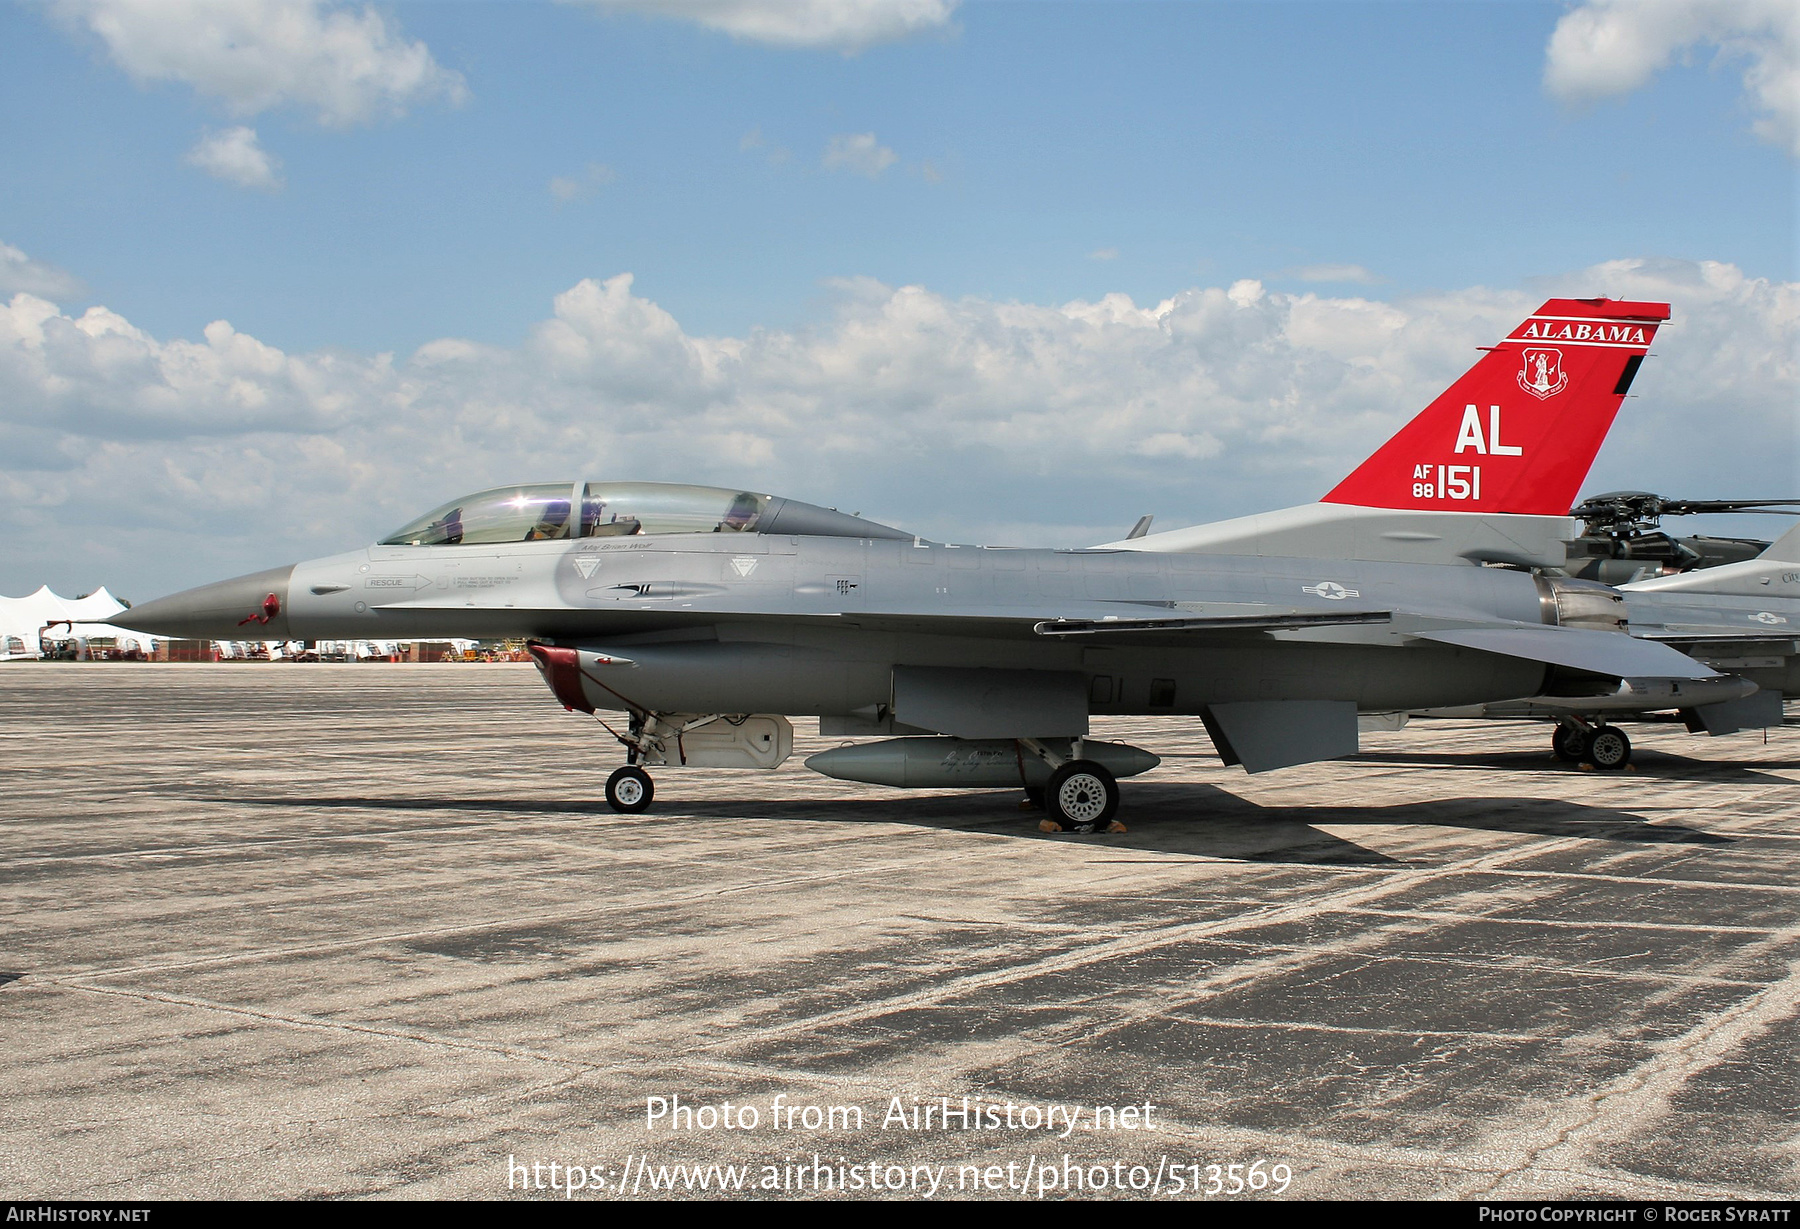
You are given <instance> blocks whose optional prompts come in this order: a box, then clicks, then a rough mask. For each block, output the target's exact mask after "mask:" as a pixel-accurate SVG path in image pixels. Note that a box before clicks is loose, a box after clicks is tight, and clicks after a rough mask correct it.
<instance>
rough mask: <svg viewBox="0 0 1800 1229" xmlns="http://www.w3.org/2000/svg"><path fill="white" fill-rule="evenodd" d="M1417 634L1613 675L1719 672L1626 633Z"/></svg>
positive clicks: (1524, 628)
mask: <svg viewBox="0 0 1800 1229" xmlns="http://www.w3.org/2000/svg"><path fill="white" fill-rule="evenodd" d="M1413 635H1415V636H1417V637H1418V638H1419V639H1421V640H1432V641H1436V642H1437V643H1438V644H1453V645H1457V646H1459V647H1461V648H1465V649H1479V650H1481V651H1482V652H1484V653H1499V654H1501V655H1503V656H1506V657H1522V658H1524V659H1525V660H1527V661H1541V662H1544V663H1545V664H1547V665H1552V666H1564V667H1567V668H1568V669H1570V670H1583V671H1586V672H1587V673H1589V674H1603V675H1607V676H1609V677H1611V678H1621V679H1625V678H1672V679H1710V678H1717V677H1718V671H1716V670H1714V669H1712V668H1711V667H1710V666H1707V665H1705V664H1704V663H1702V662H1698V661H1695V660H1694V659H1693V658H1691V657H1689V656H1688V655H1687V654H1685V653H1682V652H1680V651H1678V650H1676V649H1672V648H1670V647H1669V646H1668V645H1666V644H1658V643H1656V642H1655V641H1653V640H1639V639H1638V638H1637V637H1635V636H1628V635H1625V634H1624V633H1622V632H1604V631H1593V630H1589V629H1586V628H1578V627H1550V626H1543V627H1532V626H1529V625H1526V624H1516V625H1514V626H1511V627H1457V628H1447V629H1444V630H1442V631H1419V632H1414V633H1413Z"/></svg>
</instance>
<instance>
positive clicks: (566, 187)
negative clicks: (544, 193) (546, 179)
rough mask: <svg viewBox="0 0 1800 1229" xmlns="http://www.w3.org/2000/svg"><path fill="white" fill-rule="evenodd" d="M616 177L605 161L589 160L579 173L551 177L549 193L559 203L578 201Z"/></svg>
mask: <svg viewBox="0 0 1800 1229" xmlns="http://www.w3.org/2000/svg"><path fill="white" fill-rule="evenodd" d="M617 178H618V175H617V174H615V173H614V172H613V169H612V168H611V167H610V166H607V165H606V164H605V163H601V162H590V163H588V164H587V170H585V171H583V172H582V173H581V174H579V175H557V176H554V177H552V178H551V180H550V195H551V196H553V197H555V198H556V200H557V202H558V203H559V204H563V205H566V204H568V203H569V202H570V201H578V200H580V199H581V198H583V197H585V196H592V195H593V194H594V193H596V192H598V191H599V190H600V189H601V188H604V187H605V186H606V185H607V184H609V183H611V182H612V181H613V180H615V179H617Z"/></svg>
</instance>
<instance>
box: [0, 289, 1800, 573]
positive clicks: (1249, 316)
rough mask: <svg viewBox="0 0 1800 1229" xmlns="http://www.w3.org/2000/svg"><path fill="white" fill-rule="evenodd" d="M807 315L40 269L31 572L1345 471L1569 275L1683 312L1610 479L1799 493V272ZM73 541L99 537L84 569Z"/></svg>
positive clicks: (1171, 498) (1629, 422)
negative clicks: (1394, 294)
mask: <svg viewBox="0 0 1800 1229" xmlns="http://www.w3.org/2000/svg"><path fill="white" fill-rule="evenodd" d="M830 289H831V292H832V294H833V295H834V297H835V306H834V308H833V309H832V310H830V311H829V312H828V313H826V314H825V315H824V316H822V317H821V318H819V319H817V320H815V321H814V322H812V323H811V324H809V325H806V326H804V327H799V328H793V329H756V330H751V331H749V332H748V333H746V334H745V335H743V336H735V337H705V336H698V335H695V334H692V333H689V332H688V331H687V330H686V329H684V328H683V327H682V325H681V323H680V322H679V321H678V320H677V319H676V318H675V317H674V316H673V315H672V314H671V313H670V312H668V311H667V310H665V309H664V308H662V307H661V306H659V305H658V304H657V303H656V302H654V301H653V300H652V299H651V298H649V297H647V296H645V295H644V294H642V293H641V292H640V290H639V288H638V287H637V286H636V284H635V283H634V281H633V279H632V277H631V276H630V275H629V274H620V275H618V276H615V277H611V278H607V279H604V280H584V281H581V282H578V283H576V284H575V285H574V286H572V287H571V288H569V289H568V290H567V291H565V292H564V293H562V294H560V295H558V296H557V297H556V298H555V300H554V302H553V304H552V305H551V310H550V312H549V314H548V315H547V316H546V318H545V319H543V320H542V321H540V322H539V323H538V324H537V325H536V326H534V327H533V328H532V329H531V330H530V332H529V334H528V335H527V336H526V338H525V339H524V340H523V341H522V342H520V343H519V344H517V345H511V346H494V345H486V344H482V343H478V342H474V341H469V340H465V339H458V338H442V339H438V340H436V341H433V342H431V343H429V344H427V345H424V346H422V347H420V348H419V349H418V350H417V351H415V352H414V353H413V354H411V355H410V356H404V357H399V358H396V357H394V356H389V355H383V354H368V355H361V354H356V353H352V352H321V353H312V354H289V353H286V352H284V351H282V350H281V349H280V348H278V347H275V346H271V345H269V344H267V343H266V342H264V341H261V340H259V339H257V338H254V337H251V336H247V335H245V334H243V333H241V332H238V331H237V330H235V329H234V328H232V326H231V325H230V324H228V323H226V322H224V321H219V322H215V323H214V324H212V325H209V326H208V327H207V328H206V329H205V330H204V332H203V334H202V336H201V337H200V339H198V340H193V341H190V340H183V339H174V340H164V339H159V338H157V337H154V336H151V335H149V334H147V333H145V332H144V331H143V330H141V329H139V328H137V327H135V326H134V325H133V324H132V323H131V322H130V321H128V320H126V319H124V318H123V317H121V316H119V315H118V314H116V313H114V312H111V311H108V310H107V309H105V308H100V307H95V308H90V309H88V310H87V311H85V312H82V313H80V314H74V313H70V312H64V311H63V310H61V309H59V308H58V307H56V306H55V305H54V304H53V303H51V302H50V301H48V300H46V299H44V298H42V297H39V296H35V295H31V294H15V295H14V296H13V297H12V299H11V301H10V303H9V304H7V305H6V306H5V307H3V308H0V437H3V438H7V439H19V440H25V441H27V442H28V443H29V445H30V447H29V448H28V449H26V450H24V451H22V452H18V453H15V452H14V451H12V450H7V449H0V533H3V534H5V536H6V540H7V541H8V542H9V543H12V544H14V549H12V550H10V551H9V552H8V556H7V558H6V559H5V560H3V561H0V592H7V591H22V590H21V586H23V587H26V588H35V587H36V585H37V584H38V583H40V582H41V581H46V580H51V581H59V582H60V580H61V579H62V578H63V577H64V576H66V577H67V580H68V583H70V584H75V585H97V584H99V583H102V582H105V583H108V584H112V585H113V586H114V588H115V589H117V588H119V587H120V586H121V585H123V586H124V587H125V588H126V589H127V591H128V595H143V596H150V595H153V594H154V593H156V592H161V591H167V590H169V589H173V588H175V587H177V586H179V585H183V584H188V583H198V582H200V581H204V580H208V579H215V578H217V577H218V576H220V575H226V574H231V573H232V572H233V571H234V570H236V571H249V570H251V569H252V568H255V567H258V566H271V565H273V564H277V563H281V562H286V561H290V560H292V559H297V558H305V557H311V556H314V555H319V554H323V553H326V552H327V551H330V550H334V549H339V548H347V547H350V546H354V545H356V544H358V543H361V542H366V541H369V540H371V539H372V538H373V537H374V536H375V535H376V534H378V533H380V532H383V531H384V530H386V529H390V528H392V527H393V526H394V525H398V524H400V523H402V522H403V521H405V520H407V519H408V518H410V517H411V516H414V515H416V514H417V513H419V512H420V511H422V510H423V509H425V508H427V507H430V506H432V505H434V504H436V503H438V502H440V501H442V500H445V499H449V498H453V497H454V496H455V495H457V494H459V493H461V492H464V491H472V490H477V489H480V488H482V487H486V486H494V485H499V484H501V483H505V482H516V481H527V480H545V481H549V480H564V479H572V478H574V477H576V476H578V475H579V476H586V477H590V478H595V479H607V478H612V479H619V478H634V477H635V478H642V479H649V480H660V481H690V482H707V483H715V484H718V485H740V486H744V487H747V488H757V489H762V490H768V491H773V492H776V493H781V494H789V495H793V496H795V497H797V498H800V499H808V500H812V501H815V502H820V503H826V504H836V505H838V506H840V507H844V508H860V509H861V510H862V511H864V512H865V513H866V514H868V515H871V516H875V517H876V518H878V519H884V520H887V521H889V522H891V523H895V524H898V525H901V526H904V527H906V528H909V529H912V530H914V531H916V532H920V533H924V534H926V535H928V536H932V537H938V538H945V539H949V540H952V541H988V542H1013V543H1021V544H1063V545H1072V544H1080V543H1082V542H1092V541H1100V540H1105V539H1108V538H1113V537H1117V536H1118V534H1119V533H1120V532H1122V531H1123V528H1124V527H1125V526H1128V525H1129V524H1130V523H1131V521H1132V520H1134V519H1135V518H1136V517H1137V516H1138V515H1140V514H1141V513H1143V512H1147V511H1151V512H1156V513H1157V514H1158V523H1159V524H1160V525H1164V526H1175V525H1179V524H1182V523H1190V522H1193V521H1196V520H1204V519H1211V518H1214V517H1221V516H1230V515H1240V514H1244V513H1249V512H1255V511H1260V510H1265V509H1270V508H1277V507H1282V506H1286V505H1289V504H1296V503H1303V502H1307V501H1310V500H1313V499H1316V498H1318V497H1319V495H1321V494H1322V493H1324V492H1325V491H1326V490H1328V489H1330V487H1331V486H1332V485H1333V484H1335V483H1336V482H1337V480H1338V479H1339V478H1341V477H1342V476H1343V475H1344V474H1345V473H1346V472H1348V471H1349V470H1350V469H1351V468H1353V467H1354V465H1355V464H1356V463H1357V462H1358V461H1359V460H1360V459H1361V458H1362V457H1363V456H1365V455H1367V454H1368V453H1369V452H1371V451H1372V450H1373V449H1374V448H1375V447H1377V446H1378V445H1379V444H1380V443H1381V442H1382V440H1384V439H1386V438H1387V437H1388V436H1389V435H1391V434H1392V433H1393V432H1394V431H1395V430H1397V429H1398V428H1399V426H1400V425H1401V424H1402V423H1404V422H1405V421H1406V420H1407V419H1408V418H1410V417H1411V416H1412V415H1413V414H1414V413H1416V412H1417V411H1418V409H1419V408H1421V407H1422V406H1424V405H1425V404H1426V403H1427V402H1428V401H1430V399H1431V398H1432V397H1434V396H1435V395H1436V394H1437V393H1439V392H1440V391H1442V390H1443V389H1444V388H1445V387H1447V386H1448V384H1449V383H1450V381H1452V380H1453V379H1455V377H1456V376H1458V375H1459V374H1461V372H1462V371H1464V370H1465V369H1466V368H1467V367H1468V366H1469V365H1470V364H1471V363H1472V362H1473V361H1474V360H1475V359H1476V358H1477V357H1478V351H1477V349H1476V347H1478V346H1482V345H1487V344H1491V343H1492V342H1493V341H1494V340H1495V339H1496V338H1498V337H1500V336H1503V335H1504V334H1505V332H1506V331H1507V330H1509V329H1510V328H1511V327H1512V326H1513V325H1515V324H1516V323H1517V322H1518V321H1519V320H1521V319H1523V318H1524V316H1525V315H1526V314H1527V313H1528V312H1530V311H1531V310H1532V309H1533V308H1535V307H1536V306H1537V305H1538V304H1539V303H1540V302H1542V301H1543V299H1544V298H1545V297H1548V296H1549V295H1551V294H1582V295H1592V294H1596V293H1606V294H1610V295H1615V296H1630V297H1641V298H1652V299H1666V300H1668V301H1671V302H1673V303H1674V305H1675V320H1674V322H1673V323H1672V324H1671V325H1670V326H1669V327H1668V328H1667V329H1666V330H1665V331H1664V332H1663V333H1662V334H1661V335H1659V337H1658V338H1657V345H1656V350H1655V355H1654V357H1653V358H1652V359H1651V360H1650V363H1649V364H1648V365H1647V366H1646V367H1645V369H1644V372H1643V374H1642V375H1640V376H1639V378H1638V382H1637V385H1636V393H1637V394H1638V395H1637V396H1635V397H1634V398H1633V399H1632V400H1631V401H1628V402H1627V403H1626V408H1625V411H1624V413H1623V415H1622V416H1621V419H1620V428H1619V430H1617V431H1615V432H1614V437H1615V438H1614V440H1613V441H1612V442H1611V443H1609V444H1608V446H1607V449H1606V450H1605V451H1604V452H1603V453H1602V458H1601V465H1600V468H1599V470H1597V472H1596V475H1595V477H1594V479H1593V481H1592V482H1591V483H1590V484H1589V485H1590V489H1593V490H1603V489H1609V488H1620V487H1636V488H1640V489H1654V490H1664V491H1667V492H1668V493H1671V494H1675V495H1684V496H1700V497H1712V496H1715V495H1728V494H1732V493H1736V494H1749V495H1767V494H1768V493H1769V492H1771V491H1774V492H1775V493H1777V494H1780V493H1784V492H1785V489H1786V488H1787V487H1789V486H1791V484H1792V478H1793V474H1794V473H1795V472H1796V470H1795V462H1796V453H1795V432H1796V424H1795V420H1794V405H1795V400H1796V395H1797V392H1800V357H1797V354H1800V284H1795V283H1771V282H1769V281H1766V280H1763V279H1757V278H1751V277H1747V276H1745V275H1744V274H1743V272H1742V271H1740V270H1738V269H1736V268H1734V267H1733V266H1731V265H1727V264H1716V263H1705V262H1701V263H1696V262H1690V261H1646V260H1626V261H1615V262H1611V263H1608V264H1604V265H1599V266H1596V267H1594V268H1591V269H1586V270H1581V271H1578V272H1574V273H1571V274H1568V275H1566V276H1564V277H1560V278H1554V279H1550V280H1548V281H1547V282H1546V283H1545V284H1543V285H1534V286H1530V287H1514V288H1500V289H1495V288H1486V287H1474V288H1469V289H1465V290H1460V291H1454V292H1445V293H1439V294H1434V295H1429V296H1422V297H1416V298H1406V299H1400V300H1396V301H1394V302H1390V303H1383V302H1377V301H1374V300H1370V299H1365V298H1360V297H1354V296H1351V297H1327V296H1322V295H1319V294H1316V293H1305V294H1286V293H1281V292H1277V291H1272V290H1269V289H1268V288H1267V287H1265V286H1263V285H1261V284H1259V283H1257V282H1254V281H1241V282H1237V283H1234V284H1232V285H1231V286H1229V287H1217V286H1201V287H1195V288H1192V289H1187V290H1183V291H1181V292H1179V293H1177V294H1174V295H1171V296H1170V297H1168V298H1167V299H1164V300H1162V301H1160V302H1157V303H1153V304H1140V303H1137V302H1135V301H1134V300H1132V299H1131V298H1129V297H1128V296H1125V295H1122V294H1113V295H1107V296H1105V297H1103V298H1099V299H1094V300H1076V301H1073V302H1069V303H1064V304H1061V305H1044V304H1030V303H1018V302H1000V301H995V300H990V299H984V298H975V297H969V298H949V297H946V296H943V295H940V294H936V293H934V292H932V291H930V290H928V289H926V288H924V287H921V286H889V285H885V284H882V283H880V282H877V281H874V280H872V279H867V278H856V279H847V280H845V281H842V282H838V283H835V284H834V285H833V286H832V287H831V288H830ZM71 560H79V561H82V566H83V567H84V568H86V569H87V570H85V571H83V572H81V573H80V574H79V575H76V574H73V573H69V572H67V571H66V570H64V569H67V568H68V567H70V566H71V565H70V562H69V561H71Z"/></svg>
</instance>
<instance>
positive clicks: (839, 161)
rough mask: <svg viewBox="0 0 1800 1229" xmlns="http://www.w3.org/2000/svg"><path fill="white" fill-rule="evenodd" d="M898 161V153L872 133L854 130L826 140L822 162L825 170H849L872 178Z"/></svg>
mask: <svg viewBox="0 0 1800 1229" xmlns="http://www.w3.org/2000/svg"><path fill="white" fill-rule="evenodd" d="M898 161H900V155H899V154H896V153H895V152H894V151H893V150H891V149H889V148H888V147H887V146H885V145H882V144H881V143H880V142H878V141H876V140H875V134H874V133H872V132H855V133H843V134H841V135H839V136H835V137H832V138H831V140H830V141H828V142H826V144H825V157H824V159H823V160H822V164H823V165H824V167H825V169H826V170H831V171H849V172H851V173H852V174H855V175H866V176H868V177H869V178H870V179H874V178H875V177H876V176H878V175H880V174H881V173H882V172H883V171H885V170H887V169H888V168H889V167H890V166H893V165H894V163H896V162H898Z"/></svg>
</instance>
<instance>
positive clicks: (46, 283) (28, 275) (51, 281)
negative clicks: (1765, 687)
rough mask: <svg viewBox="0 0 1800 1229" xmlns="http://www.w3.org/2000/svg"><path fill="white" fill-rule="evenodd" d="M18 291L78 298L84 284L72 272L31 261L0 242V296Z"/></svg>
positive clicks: (47, 296)
mask: <svg viewBox="0 0 1800 1229" xmlns="http://www.w3.org/2000/svg"><path fill="white" fill-rule="evenodd" d="M20 291H24V292H25V293H26V294H33V295H42V296H43V297H44V298H47V299H56V300H60V301H67V300H69V299H74V298H79V297H80V296H81V295H82V294H83V293H84V291H85V287H83V286H82V284H81V279H80V278H78V277H76V276H74V275H73V274H71V273H65V272H63V271H62V270H61V269H58V268H57V267H56V266H55V265H47V264H45V263H43V262H42V261H39V260H33V259H31V257H29V256H27V255H25V253H23V252H21V251H20V250H19V249H18V248H16V247H13V246H12V245H11V244H7V243H0V295H3V296H10V295H14V294H17V293H19V292H20Z"/></svg>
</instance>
